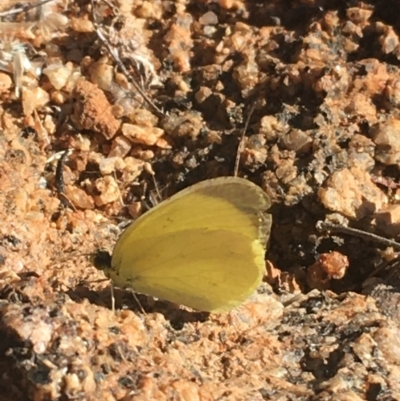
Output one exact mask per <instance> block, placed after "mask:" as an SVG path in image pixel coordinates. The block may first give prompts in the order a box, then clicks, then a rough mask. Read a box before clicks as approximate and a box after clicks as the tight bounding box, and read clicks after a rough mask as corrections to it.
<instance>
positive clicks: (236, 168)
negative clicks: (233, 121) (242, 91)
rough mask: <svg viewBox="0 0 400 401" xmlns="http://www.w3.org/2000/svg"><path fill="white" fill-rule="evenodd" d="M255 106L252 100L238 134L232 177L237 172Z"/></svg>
mask: <svg viewBox="0 0 400 401" xmlns="http://www.w3.org/2000/svg"><path fill="white" fill-rule="evenodd" d="M255 107H256V102H255V101H254V102H253V104H252V105H251V108H250V111H249V114H248V116H247V118H246V122H245V124H244V127H243V130H242V135H241V136H240V141H239V145H238V148H237V152H236V159H235V167H234V169H233V176H234V177H237V175H238V172H239V164H240V155H241V153H242V152H243V150H244V142H245V135H246V131H247V128H248V127H249V124H250V118H251V116H252V115H253V112H254V109H255Z"/></svg>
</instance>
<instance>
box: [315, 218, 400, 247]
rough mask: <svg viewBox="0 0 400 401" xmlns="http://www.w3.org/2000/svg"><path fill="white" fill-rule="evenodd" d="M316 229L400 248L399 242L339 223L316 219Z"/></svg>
mask: <svg viewBox="0 0 400 401" xmlns="http://www.w3.org/2000/svg"><path fill="white" fill-rule="evenodd" d="M315 227H316V229H317V230H318V231H327V232H336V233H342V234H348V235H353V236H356V237H359V238H362V239H365V240H367V241H372V242H376V243H378V244H382V245H385V246H391V247H393V248H394V249H396V250H400V243H399V242H396V241H394V240H391V239H388V238H385V237H381V236H380V235H377V234H373V233H369V232H367V231H363V230H358V229H357V228H351V227H345V226H342V225H340V224H335V223H329V222H325V221H318V222H317V224H316V225H315Z"/></svg>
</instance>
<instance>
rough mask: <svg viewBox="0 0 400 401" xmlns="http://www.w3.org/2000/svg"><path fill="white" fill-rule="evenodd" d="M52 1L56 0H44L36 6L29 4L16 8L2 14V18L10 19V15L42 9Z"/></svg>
mask: <svg viewBox="0 0 400 401" xmlns="http://www.w3.org/2000/svg"><path fill="white" fill-rule="evenodd" d="M52 1H55V0H42V1H40V2H39V3H36V4H29V3H28V4H25V5H23V6H21V7H19V8H14V9H11V10H8V11H3V12H1V13H0V18H3V17H9V16H10V15H14V14H19V13H26V12H27V11H29V10H32V9H33V8H36V7H40V6H42V5H43V4H46V3H50V2H52Z"/></svg>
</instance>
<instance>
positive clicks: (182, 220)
mask: <svg viewBox="0 0 400 401" xmlns="http://www.w3.org/2000/svg"><path fill="white" fill-rule="evenodd" d="M269 206H270V201H269V198H268V196H267V195H266V194H265V193H264V191H263V190H262V189H261V188H260V187H258V186H257V185H255V184H253V183H251V182H250V181H248V180H246V179H244V178H238V177H221V178H215V179H210V180H206V181H203V182H200V183H198V184H195V185H193V186H191V187H189V188H187V189H185V190H183V191H181V192H179V193H177V194H176V195H174V196H172V197H171V198H169V199H167V200H165V201H163V202H161V203H160V204H159V205H157V206H156V207H154V208H153V209H151V210H150V211H149V212H147V213H145V214H144V215H142V216H141V217H140V218H138V219H137V220H136V221H135V222H134V223H132V224H131V225H130V226H129V227H128V228H127V229H126V230H125V231H124V233H123V234H122V235H121V237H120V238H119V240H118V241H117V244H116V246H115V249H114V252H113V254H112V258H111V266H109V267H104V266H103V267H102V270H104V272H105V274H106V275H107V276H108V277H109V278H111V279H112V281H113V282H114V283H115V285H117V286H119V287H131V288H132V289H133V290H134V291H136V292H139V293H143V294H147V295H151V296H154V297H157V298H161V299H164V300H167V301H171V302H175V303H177V304H181V305H185V306H189V307H191V308H193V309H197V310H201V311H209V312H225V311H228V310H230V309H232V308H234V307H236V306H238V305H239V304H241V303H242V302H243V301H244V300H245V299H246V298H247V297H248V296H250V295H251V294H252V293H253V292H254V291H255V289H256V288H257V287H258V286H259V285H260V283H261V281H262V278H263V274H264V271H265V260H264V257H265V247H266V242H267V240H268V237H269V232H270V227H271V222H272V219H271V216H270V215H269V214H265V213H264V212H265V211H266V210H267V209H268V208H269ZM100 268H101V267H100Z"/></svg>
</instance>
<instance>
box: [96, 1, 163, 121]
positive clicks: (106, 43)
mask: <svg viewBox="0 0 400 401" xmlns="http://www.w3.org/2000/svg"><path fill="white" fill-rule="evenodd" d="M94 7H95V1H94V0H92V18H93V24H94V26H95V32H96V34H97V37H98V38H99V39H100V41H101V42H102V43H103V45H104V46H105V47H106V49H107V50H108V52H109V53H110V55H111V57H112V58H113V59H114V61H115V62H116V63H117V65H118V67H119V68H120V69H121V71H122V73H123V74H124V75H125V77H126V79H127V80H128V81H129V82H130V83H131V84H132V85H133V86H134V87H135V89H136V90H137V91H138V92H139V94H140V95H141V96H142V97H143V99H144V100H145V101H146V102H147V104H148V105H149V106H150V107H151V108H152V109H153V111H154V112H155V113H156V114H157V117H159V118H164V117H165V114H164V113H163V111H162V110H161V109H159V108H158V107H157V106H156V105H155V104H154V102H153V101H152V100H151V99H150V98H149V97H148V96H147V95H146V93H145V92H144V90H143V89H142V88H141V87H140V85H139V84H138V83H137V82H136V80H135V79H134V78H133V77H132V75H131V74H129V71H128V70H127V69H126V68H125V66H124V64H123V63H122V60H121V59H120V57H119V55H118V54H117V52H116V50H115V49H113V48H112V47H111V45H110V43H109V41H108V40H107V38H106V37H105V36H104V35H103V33H102V32H101V31H100V28H99V26H98V24H97V22H96V21H95V16H94Z"/></svg>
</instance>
